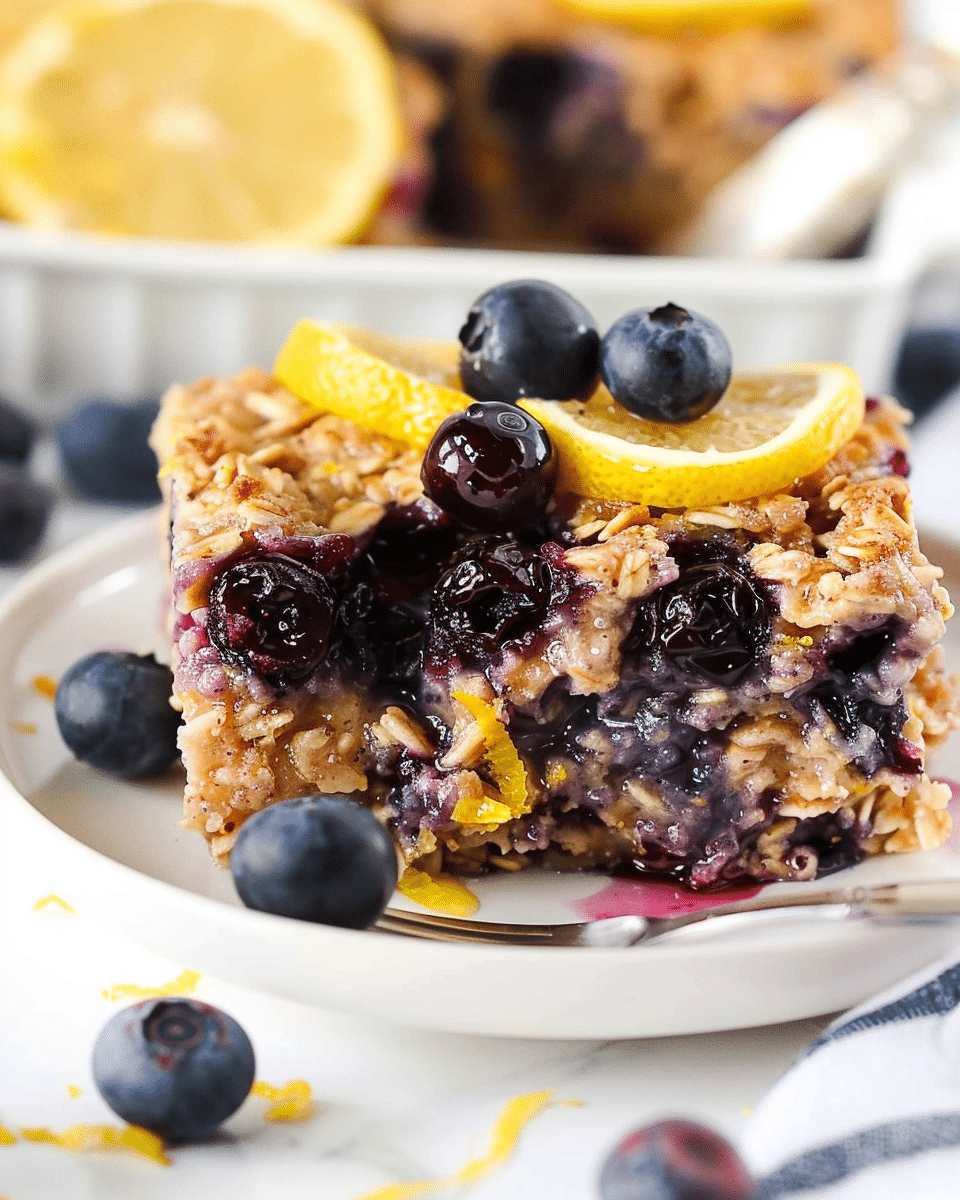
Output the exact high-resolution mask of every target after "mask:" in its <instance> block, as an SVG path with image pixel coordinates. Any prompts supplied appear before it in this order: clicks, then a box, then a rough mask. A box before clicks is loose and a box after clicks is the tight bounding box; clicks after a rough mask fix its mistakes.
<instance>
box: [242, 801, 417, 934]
mask: <svg viewBox="0 0 960 1200" xmlns="http://www.w3.org/2000/svg"><path fill="white" fill-rule="evenodd" d="M230 870H231V871H232V873H233V882H234V884H235V885H236V888H237V893H238V895H239V896H240V899H241V900H242V901H243V903H244V904H246V906H247V907H248V908H256V909H259V910H260V911H261V912H268V913H275V914H277V915H278V916H283V917H295V918H297V919H298V920H301V921H316V922H318V923H320V924H323V925H341V926H344V927H345V928H348V929H365V928H367V926H369V925H372V924H373V923H374V921H376V920H377V919H378V918H379V917H380V915H381V914H382V912H383V910H384V909H385V908H386V906H387V902H388V901H389V899H390V897H391V895H392V894H393V889H394V887H395V886H396V883H397V854H396V851H395V849H394V846H393V842H392V840H391V838H390V835H389V834H388V833H387V831H386V829H384V827H383V826H382V825H381V824H380V822H379V821H378V820H377V818H376V817H375V816H374V815H373V813H372V812H371V811H370V810H369V809H368V808H365V807H364V806H363V805H362V804H361V803H359V802H358V801H356V800H351V799H350V798H349V797H348V796H305V797H302V798H301V799H299V800H281V801H279V802H278V803H276V804H271V805H270V807H269V808H264V809H261V810H260V811H259V812H257V813H254V815H253V816H252V817H250V818H249V820H247V821H245V822H244V824H243V825H241V826H240V832H239V833H238V834H237V840H236V842H235V844H234V847H233V849H232V850H231V852H230Z"/></svg>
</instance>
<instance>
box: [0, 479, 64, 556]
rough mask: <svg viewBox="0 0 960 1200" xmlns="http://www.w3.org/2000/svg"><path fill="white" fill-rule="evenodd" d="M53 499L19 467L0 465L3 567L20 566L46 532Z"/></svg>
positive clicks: (1, 553)
mask: <svg viewBox="0 0 960 1200" xmlns="http://www.w3.org/2000/svg"><path fill="white" fill-rule="evenodd" d="M52 505H53V497H52V496H51V495H50V492H49V491H48V490H47V489H46V488H45V487H43V486H42V484H39V483H36V482H35V481H34V480H32V479H30V478H29V477H28V476H27V475H25V474H23V472H21V471H18V470H17V469H16V468H15V467H11V466H8V465H6V464H0V564H3V563H15V562H19V561H20V560H21V559H22V558H26V556H27V555H28V554H29V553H30V552H31V551H32V550H35V549H36V547H37V545H38V544H39V542H40V539H41V538H42V537H43V535H44V533H45V532H46V528H47V522H48V521H49V518H50V509H51V507H52Z"/></svg>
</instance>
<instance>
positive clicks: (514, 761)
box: [453, 692, 530, 817]
mask: <svg viewBox="0 0 960 1200" xmlns="http://www.w3.org/2000/svg"><path fill="white" fill-rule="evenodd" d="M453 698H454V700H459V702H460V703H461V704H462V705H463V707H464V708H465V709H466V710H467V712H468V713H469V714H470V715H471V716H472V717H473V718H474V720H475V721H476V722H477V724H478V725H479V726H480V733H481V736H482V737H483V743H484V745H485V747H486V752H487V753H486V759H487V766H488V767H489V768H490V775H491V777H492V778H493V782H494V783H495V784H496V786H497V790H498V791H499V792H500V797H501V799H502V800H503V803H504V804H505V805H506V807H507V808H508V809H509V810H510V816H512V817H519V816H521V815H522V814H523V813H525V812H529V811H530V798H529V796H528V793H527V772H526V770H525V769H524V766H523V763H522V762H521V761H520V755H519V754H518V753H517V748H516V746H515V745H514V744H513V742H512V741H511V740H510V734H509V733H507V730H506V727H505V726H504V724H503V722H502V721H501V720H500V715H499V713H498V712H497V708H496V706H495V705H493V704H489V703H488V702H487V701H486V700H481V699H480V697H479V696H473V695H471V694H470V693H469V692H454V693H453Z"/></svg>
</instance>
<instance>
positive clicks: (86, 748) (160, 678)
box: [54, 650, 180, 779]
mask: <svg viewBox="0 0 960 1200" xmlns="http://www.w3.org/2000/svg"><path fill="white" fill-rule="evenodd" d="M172 693H173V675H172V674H171V671H170V668H169V667H166V666H164V665H163V664H162V663H158V662H157V661H156V659H155V658H153V657H152V656H151V655H146V656H143V657H141V656H139V655H137V654H131V653H130V652H128V651H114V650H98V651H96V652H95V653H94V654H88V655H87V656H86V657H85V658H81V659H79V660H78V661H77V662H75V663H74V664H73V665H72V666H71V667H70V668H69V669H68V670H67V671H66V672H65V673H64V675H63V676H62V678H61V680H60V682H59V684H58V685H57V694H56V698H55V700H54V712H55V714H56V718H57V726H58V727H59V730H60V736H61V737H62V738H63V740H64V741H65V742H66V744H67V745H68V746H69V748H70V749H71V750H72V751H73V753H74V755H75V756H76V757H77V758H78V759H80V761H81V762H85V763H89V764H90V766H92V767H96V768H97V769H98V770H100V771H105V772H106V773H107V774H108V775H116V776H119V777H120V778H121V779H141V778H148V777H150V776H155V775H162V774H163V772H164V771H166V770H167V768H168V767H169V766H170V765H171V764H172V763H173V761H174V760H175V759H176V757H177V730H178V729H179V727H180V715H179V713H177V712H176V710H175V709H174V708H172V707H171V705H170V697H171V695H172Z"/></svg>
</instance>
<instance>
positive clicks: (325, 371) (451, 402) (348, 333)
mask: <svg viewBox="0 0 960 1200" xmlns="http://www.w3.org/2000/svg"><path fill="white" fill-rule="evenodd" d="M459 362H460V346H459V344H458V343H456V342H426V341H422V342H418V341H396V340H394V339H391V338H386V337H379V336H378V335H377V334H373V333H368V332H367V331H366V330H360V329H351V328H348V327H346V326H340V325H328V324H323V323H321V322H318V321H306V320H305V321H300V322H298V323H297V324H296V325H295V326H294V328H293V331H292V332H291V334H290V336H289V337H288V338H287V341H286V342H285V344H284V346H283V348H282V349H281V351H280V354H279V356H278V357H277V361H276V363H275V364H274V368H273V374H274V377H275V378H276V379H277V380H278V381H279V382H280V383H282V384H283V385H284V387H285V388H287V389H288V390H289V391H291V392H293V394H294V395H295V396H299V397H300V398H301V399H302V400H306V401H307V402H308V403H309V404H312V405H314V406H315V407H316V408H319V409H323V410H324V411H325V412H332V413H335V414H336V415H337V416H338V417H346V418H348V420H351V421H355V422H356V423H357V424H358V425H362V426H363V427H364V428H365V429H372V430H374V431H376V432H378V433H383V434H386V436H387V437H392V438H395V439H396V440H397V441H399V442H406V443H407V444H408V445H410V446H416V447H417V448H418V449H421V450H422V449H423V448H424V447H425V446H426V445H427V443H428V442H429V441H430V438H431V437H432V436H433V433H434V431H435V430H436V428H437V426H438V425H439V424H440V422H441V421H443V420H444V419H445V418H446V417H449V416H451V415H452V414H453V413H455V412H460V410H461V409H463V408H465V407H466V406H467V405H468V404H469V403H470V397H469V396H467V395H466V394H465V393H464V392H462V391H461V390H460V368H459Z"/></svg>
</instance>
